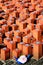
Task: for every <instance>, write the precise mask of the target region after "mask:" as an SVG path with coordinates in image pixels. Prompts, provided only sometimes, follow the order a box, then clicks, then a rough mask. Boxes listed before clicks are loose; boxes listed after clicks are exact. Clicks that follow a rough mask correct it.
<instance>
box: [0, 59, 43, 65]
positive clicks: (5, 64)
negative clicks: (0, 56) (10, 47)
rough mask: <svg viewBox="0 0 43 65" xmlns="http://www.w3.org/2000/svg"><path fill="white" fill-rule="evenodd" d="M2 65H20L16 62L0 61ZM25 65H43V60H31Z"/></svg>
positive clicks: (11, 60)
mask: <svg viewBox="0 0 43 65" xmlns="http://www.w3.org/2000/svg"><path fill="white" fill-rule="evenodd" d="M0 65H18V64H17V63H16V61H15V60H13V59H9V60H6V61H3V60H0ZM23 65H43V58H41V59H40V60H38V61H36V60H35V59H30V60H29V61H28V62H27V63H25V64H23Z"/></svg>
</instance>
